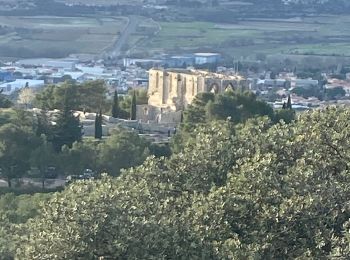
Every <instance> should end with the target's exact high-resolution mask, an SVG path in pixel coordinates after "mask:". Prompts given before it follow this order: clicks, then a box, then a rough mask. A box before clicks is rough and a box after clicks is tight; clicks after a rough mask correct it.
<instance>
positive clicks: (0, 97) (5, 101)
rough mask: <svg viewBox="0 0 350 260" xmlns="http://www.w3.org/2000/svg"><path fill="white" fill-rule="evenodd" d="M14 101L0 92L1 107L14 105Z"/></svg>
mask: <svg viewBox="0 0 350 260" xmlns="http://www.w3.org/2000/svg"><path fill="white" fill-rule="evenodd" d="M12 105H13V103H12V102H11V101H10V100H9V99H8V98H7V97H5V95H3V94H1V92H0V108H9V107H12Z"/></svg>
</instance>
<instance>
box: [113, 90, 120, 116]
mask: <svg viewBox="0 0 350 260" xmlns="http://www.w3.org/2000/svg"><path fill="white" fill-rule="evenodd" d="M112 117H114V118H118V117H119V99H118V91H117V90H115V91H114V97H113V105H112Z"/></svg>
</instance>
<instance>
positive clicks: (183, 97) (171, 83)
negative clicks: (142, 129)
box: [137, 69, 247, 123]
mask: <svg viewBox="0 0 350 260" xmlns="http://www.w3.org/2000/svg"><path fill="white" fill-rule="evenodd" d="M246 85H247V82H246V80H245V79H244V78H243V77H241V76H238V75H225V74H218V73H212V72H207V71H200V70H189V69H151V70H150V71H149V85H148V96H149V100H148V105H141V106H138V108H137V118H138V119H140V120H142V121H145V122H147V121H153V122H156V123H178V122H180V118H181V113H182V112H181V111H183V110H184V109H185V108H186V107H187V106H188V105H189V104H191V102H192V100H193V99H194V98H195V96H196V95H197V94H198V93H201V92H214V93H222V92H224V91H226V90H228V89H238V88H241V89H242V88H245V87H246Z"/></svg>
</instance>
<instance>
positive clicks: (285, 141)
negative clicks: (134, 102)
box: [17, 108, 350, 259]
mask: <svg viewBox="0 0 350 260" xmlns="http://www.w3.org/2000/svg"><path fill="white" fill-rule="evenodd" d="M349 119H350V110H349V109H345V108H327V109H325V110H317V111H312V112H306V113H304V114H302V115H301V116H300V118H299V119H298V121H293V122H291V123H290V124H284V123H280V124H276V125H273V124H272V123H271V122H270V121H269V120H268V119H266V118H265V119H249V120H247V121H246V123H245V125H241V124H238V125H237V124H232V123H231V122H226V123H222V122H212V123H210V124H208V125H207V126H203V127H200V128H198V129H197V130H195V131H196V132H195V135H194V137H193V138H190V139H189V140H188V142H187V143H186V144H185V147H184V149H183V151H182V152H180V153H177V154H174V155H172V157H171V158H170V159H155V158H149V159H148V160H147V161H146V162H145V163H144V164H143V165H142V166H140V167H137V168H135V169H130V170H128V171H125V172H124V173H123V174H122V175H121V176H120V177H119V178H117V179H112V178H107V177H104V178H102V179H101V180H99V181H96V182H92V181H84V182H78V183H75V184H73V185H70V186H69V187H68V188H67V189H66V190H65V191H64V192H62V193H57V194H55V195H54V196H53V198H52V199H51V200H50V201H49V202H47V203H46V204H45V207H44V208H43V210H42V212H41V214H40V216H38V217H36V218H34V219H32V220H30V221H29V222H27V224H26V225H25V228H26V230H28V233H27V234H26V235H25V236H22V239H21V241H20V243H19V250H18V252H17V258H19V259H35V258H37V259H52V258H56V259H94V258H98V257H104V258H111V259H125V258H128V259H141V258H142V259H287V258H293V259H306V258H310V259H327V258H332V257H335V256H337V257H338V258H343V259H347V258H348V256H349V246H348V245H349V239H348V236H347V234H348V231H349V216H350V211H349V207H348V198H349V196H350V189H349V185H348V183H349V182H350V179H349V178H350V177H349V176H350V174H349V166H350V165H349V161H350V160H349V158H350V153H349V151H350V141H349V138H348V136H349V134H350V133H349V131H350V130H349V129H350V128H349ZM50 245H55V246H50Z"/></svg>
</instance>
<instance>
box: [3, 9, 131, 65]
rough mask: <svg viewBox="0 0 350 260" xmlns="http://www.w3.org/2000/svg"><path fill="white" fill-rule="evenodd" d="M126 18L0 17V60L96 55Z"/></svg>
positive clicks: (111, 38)
mask: <svg viewBox="0 0 350 260" xmlns="http://www.w3.org/2000/svg"><path fill="white" fill-rule="evenodd" d="M125 24H126V19H125V18H122V17H121V18H119V17H111V18H90V17H52V16H48V17H45V16H40V17H38V16H36V17H19V16H17V17H15V16H7V17H5V16H0V26H1V27H0V56H2V57H21V58H25V57H64V56H67V55H69V54H72V53H87V54H99V53H101V52H102V51H103V50H104V49H105V48H108V47H109V46H111V45H112V44H113V42H114V41H115V40H116V39H117V37H118V34H119V33H120V31H121V30H122V29H123V28H124V26H125Z"/></svg>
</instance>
